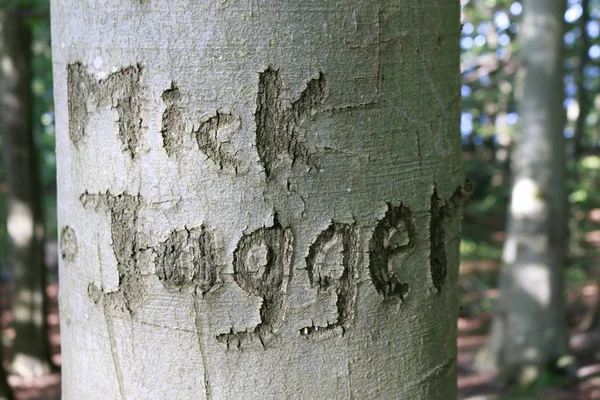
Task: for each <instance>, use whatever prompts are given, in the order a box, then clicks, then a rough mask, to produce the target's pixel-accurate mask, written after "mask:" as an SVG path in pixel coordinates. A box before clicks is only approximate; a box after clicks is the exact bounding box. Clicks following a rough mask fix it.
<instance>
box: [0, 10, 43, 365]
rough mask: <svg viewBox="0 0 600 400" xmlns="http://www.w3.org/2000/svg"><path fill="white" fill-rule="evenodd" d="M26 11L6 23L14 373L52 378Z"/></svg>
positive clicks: (8, 13)
mask: <svg viewBox="0 0 600 400" xmlns="http://www.w3.org/2000/svg"><path fill="white" fill-rule="evenodd" d="M23 11H24V10H22V9H19V8H10V9H7V10H5V11H4V12H3V19H2V43H3V49H2V50H3V51H2V139H3V140H2V151H3V158H4V167H5V171H6V180H7V204H8V215H7V217H8V218H7V221H8V235H9V239H10V248H11V255H10V265H11V270H12V272H13V278H14V281H13V282H14V284H13V292H12V301H13V325H14V328H15V331H16V336H15V339H14V341H13V350H14V360H13V363H12V369H13V372H14V373H17V374H19V375H24V376H32V375H43V374H46V373H48V372H49V366H50V351H49V343H48V335H47V329H46V327H47V324H46V315H45V304H46V303H45V296H46V295H45V282H46V277H45V273H46V271H45V267H44V257H43V251H44V249H43V240H44V226H43V214H42V202H41V197H40V195H41V189H40V180H39V171H38V168H39V165H38V162H37V151H36V147H35V143H34V139H33V126H32V123H33V121H32V92H31V32H30V29H29V26H28V25H27V22H26V20H25V17H24V13H23Z"/></svg>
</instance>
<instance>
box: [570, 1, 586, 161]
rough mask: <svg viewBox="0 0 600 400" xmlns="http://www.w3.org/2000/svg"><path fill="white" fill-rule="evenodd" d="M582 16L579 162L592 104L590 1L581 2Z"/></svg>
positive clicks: (576, 153) (576, 152) (575, 148)
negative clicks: (587, 69)
mask: <svg viewBox="0 0 600 400" xmlns="http://www.w3.org/2000/svg"><path fill="white" fill-rule="evenodd" d="M581 8H582V10H583V11H582V14H581V17H579V21H580V23H579V29H580V30H581V44H580V46H581V51H580V52H579V67H578V69H577V104H578V106H579V115H578V116H577V121H576V122H575V133H574V135H573V159H574V160H577V159H578V158H579V157H580V156H581V153H582V151H583V148H584V141H585V125H586V119H587V116H588V114H589V109H590V104H589V100H588V94H587V91H586V89H585V67H586V65H587V64H588V61H589V55H588V52H589V50H590V39H589V37H588V33H587V23H588V22H589V21H590V10H589V8H590V0H581Z"/></svg>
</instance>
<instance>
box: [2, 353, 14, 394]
mask: <svg viewBox="0 0 600 400" xmlns="http://www.w3.org/2000/svg"><path fill="white" fill-rule="evenodd" d="M0 356H2V350H1V349H0ZM13 399H14V397H13V394H12V390H11V388H10V386H8V381H7V380H6V371H4V367H3V366H0V400H13Z"/></svg>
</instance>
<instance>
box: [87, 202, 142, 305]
mask: <svg viewBox="0 0 600 400" xmlns="http://www.w3.org/2000/svg"><path fill="white" fill-rule="evenodd" d="M80 201H81V204H83V206H84V207H85V208H86V209H88V210H92V211H95V212H108V213H110V226H111V238H112V248H113V252H114V254H115V258H116V259H117V270H118V274H119V289H118V290H117V291H116V292H111V293H105V296H106V297H107V300H108V302H109V303H110V304H111V305H112V307H113V308H116V309H122V310H126V311H128V312H129V313H132V312H134V311H135V309H136V308H137V307H138V306H139V305H140V304H141V303H142V302H143V301H144V299H145V298H146V296H147V293H146V288H145V285H144V284H143V282H142V275H141V272H140V269H139V266H138V255H139V253H140V246H139V243H138V236H137V218H138V211H139V210H140V208H141V206H142V204H143V200H142V198H141V197H140V196H139V195H138V196H132V195H130V194H127V193H123V194H119V195H113V194H111V193H109V192H106V193H103V194H90V193H87V192H86V193H84V194H82V195H81V197H80ZM90 290H91V291H92V292H94V293H98V291H99V290H101V289H98V288H88V292H90Z"/></svg>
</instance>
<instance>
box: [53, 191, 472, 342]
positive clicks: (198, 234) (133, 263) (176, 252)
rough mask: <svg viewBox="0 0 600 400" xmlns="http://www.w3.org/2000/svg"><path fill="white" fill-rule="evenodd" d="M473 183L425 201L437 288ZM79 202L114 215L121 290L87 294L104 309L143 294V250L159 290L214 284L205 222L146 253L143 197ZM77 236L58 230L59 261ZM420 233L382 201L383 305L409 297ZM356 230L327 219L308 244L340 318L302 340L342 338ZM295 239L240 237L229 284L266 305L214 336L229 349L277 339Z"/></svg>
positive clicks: (375, 241) (283, 231)
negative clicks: (247, 323)
mask: <svg viewBox="0 0 600 400" xmlns="http://www.w3.org/2000/svg"><path fill="white" fill-rule="evenodd" d="M470 190H472V187H466V188H462V187H459V188H458V189H457V191H456V192H455V193H454V195H453V196H452V197H451V198H449V199H447V200H445V201H443V200H440V199H439V197H438V195H437V193H436V192H435V191H434V193H433V195H432V197H431V219H430V238H431V239H430V240H431V243H430V244H431V265H430V268H431V270H430V272H431V278H432V282H433V285H434V287H435V288H436V289H437V291H438V292H440V291H441V288H442V285H443V284H444V283H445V280H446V275H447V262H448V261H447V257H446V236H445V235H446V225H447V224H448V223H450V222H451V221H449V220H448V219H449V218H452V219H453V221H454V222H457V221H458V220H459V218H458V216H459V215H460V213H459V212H457V211H459V210H460V208H461V207H462V205H463V204H464V202H465V201H466V199H468V196H469V194H470V192H469V191H470ZM80 200H81V203H82V204H83V206H84V207H85V208H86V209H88V210H92V211H96V212H107V213H109V214H110V225H111V238H112V248H113V251H114V254H115V258H116V260H117V270H118V277H119V286H118V290H116V291H113V292H108V293H107V292H105V291H104V290H103V288H98V287H96V286H95V285H94V284H90V285H89V287H88V295H89V297H90V298H91V299H92V300H93V301H94V302H95V303H97V302H99V301H100V300H101V299H104V300H105V302H104V305H105V307H111V308H113V309H121V310H123V311H128V312H129V313H133V312H134V311H135V310H136V309H137V308H138V307H139V306H140V305H141V303H142V302H143V301H144V300H145V299H146V298H147V296H148V293H147V289H146V286H145V284H144V281H143V278H144V277H143V275H142V273H141V270H140V266H139V265H138V263H139V261H138V257H139V255H140V254H141V252H142V251H152V252H153V254H154V255H155V256H156V257H155V258H154V260H155V267H156V269H155V271H156V276H157V277H158V279H159V280H160V281H161V283H162V284H163V285H164V287H165V288H167V289H169V290H175V291H185V292H187V293H190V294H192V295H194V296H196V295H201V296H203V295H205V294H207V293H208V292H209V291H210V289H211V288H212V287H213V286H214V285H216V284H217V282H218V276H217V274H218V268H217V267H218V262H217V252H216V246H215V241H214V236H213V233H212V231H211V230H210V229H209V228H208V227H206V226H200V227H197V228H190V229H188V228H185V229H183V230H174V231H172V232H171V233H170V234H169V236H168V238H167V239H166V240H165V241H164V242H162V243H159V244H157V245H156V246H154V247H152V248H144V249H142V248H140V245H139V239H138V233H137V232H138V231H137V229H138V227H137V224H138V222H137V218H138V212H139V210H140V209H141V208H142V206H143V199H142V198H141V197H140V196H139V195H137V196H133V195H130V194H127V193H123V194H118V195H113V194H111V193H110V192H106V193H100V194H90V193H87V192H86V193H84V194H82V195H81V197H80ZM74 238H75V236H74V230H73V229H72V228H70V227H68V226H65V227H63V229H62V230H61V252H62V253H63V259H64V260H65V261H72V260H73V258H74V256H75V254H76V247H74V246H73V244H72V242H74ZM416 240H417V232H416V225H415V222H414V215H413V213H412V212H411V211H410V209H408V208H407V207H405V206H403V205H400V206H392V205H388V210H387V212H386V213H385V215H384V216H383V218H382V219H380V220H379V221H377V223H376V225H375V228H374V230H373V234H372V237H371V239H370V243H369V251H368V253H369V266H368V268H369V273H370V277H371V282H372V284H373V285H374V287H375V288H376V289H377V291H378V292H379V293H380V294H381V295H382V296H383V297H384V299H398V300H400V301H405V299H406V296H407V294H408V292H409V287H408V284H406V283H405V282H403V281H402V279H401V274H400V272H399V271H398V268H399V267H400V266H401V265H400V264H401V260H400V259H399V258H398V257H400V256H401V255H402V254H408V253H409V252H410V251H412V250H414V249H415V248H416ZM361 254H362V251H361V249H360V248H359V236H358V229H357V228H356V227H355V226H354V225H350V224H344V223H339V222H332V223H331V224H330V226H329V227H328V228H327V229H325V230H324V231H322V232H321V233H320V234H319V235H318V236H317V238H316V239H315V241H314V243H313V244H312V245H311V246H310V248H309V251H308V256H307V257H306V266H307V273H308V278H309V281H310V284H311V286H312V287H313V288H316V289H318V296H335V299H336V307H337V319H336V320H335V321H328V322H327V323H326V324H322V325H316V324H315V325H313V326H307V327H304V328H302V329H300V335H303V336H306V337H309V338H328V337H331V336H332V335H335V334H341V335H343V334H344V332H345V331H346V330H347V329H349V328H350V327H351V325H352V323H353V319H354V314H355V302H356V296H357V280H358V275H359V271H358V269H359V264H360V256H361ZM292 255H293V236H292V231H291V229H289V228H284V227H283V226H282V225H281V224H280V223H279V222H278V220H277V217H275V219H274V222H273V226H271V227H263V228H259V229H257V230H255V231H253V232H251V233H248V234H245V235H243V236H242V237H241V238H240V240H239V242H238V244H237V247H236V249H235V250H234V253H233V274H232V277H233V280H234V281H235V282H236V284H237V285H238V286H239V287H240V288H241V289H242V290H244V291H246V292H247V293H249V294H252V295H254V296H258V297H260V298H261V299H262V305H261V308H260V318H261V322H260V323H259V324H258V325H257V326H255V327H254V328H253V329H252V331H248V332H233V331H231V332H229V333H225V334H219V335H217V336H216V339H217V341H219V342H221V343H224V344H226V345H227V347H228V348H238V349H239V348H242V347H243V346H244V344H246V343H250V342H254V343H256V342H260V343H261V344H262V345H263V346H266V344H267V343H268V342H269V341H270V340H272V339H273V338H274V337H276V335H277V333H278V331H279V330H280V329H281V327H282V324H283V321H284V318H283V317H284V312H285V307H284V300H285V296H286V292H287V288H288V285H289V283H290V281H291V279H292V265H291V264H292Z"/></svg>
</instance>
